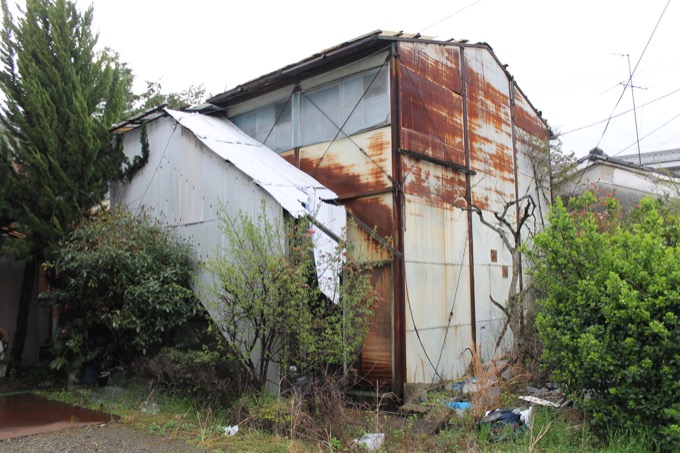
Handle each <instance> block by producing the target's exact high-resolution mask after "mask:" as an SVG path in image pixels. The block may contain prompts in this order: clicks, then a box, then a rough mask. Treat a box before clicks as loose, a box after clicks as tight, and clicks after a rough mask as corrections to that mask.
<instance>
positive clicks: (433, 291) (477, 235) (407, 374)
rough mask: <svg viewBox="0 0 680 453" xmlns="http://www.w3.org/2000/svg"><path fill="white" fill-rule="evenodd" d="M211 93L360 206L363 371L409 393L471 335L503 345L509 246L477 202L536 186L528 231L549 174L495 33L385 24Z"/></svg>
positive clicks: (462, 349) (457, 371)
mask: <svg viewBox="0 0 680 453" xmlns="http://www.w3.org/2000/svg"><path fill="white" fill-rule="evenodd" d="M208 103H209V104H211V105H212V106H216V107H218V108H219V111H218V112H215V111H214V108H213V107H211V110H212V112H211V111H208V110H206V111H205V114H213V115H224V114H225V112H226V115H227V116H228V117H229V119H230V120H231V121H233V122H234V124H236V125H237V126H238V127H239V128H240V129H241V130H243V131H244V132H246V133H247V134H248V135H249V136H251V137H253V138H255V139H256V140H258V141H259V142H261V143H264V144H265V145H266V146H267V147H269V148H270V149H272V150H274V151H276V152H278V153H279V154H280V155H281V156H282V157H283V158H284V159H286V160H287V161H288V162H290V163H292V164H293V165H295V166H296V167H298V168H300V169H302V170H303V171H304V172H306V173H308V174H309V175H311V176H313V177H314V178H315V179H316V180H318V181H319V182H321V183H322V184H324V185H325V186H326V187H328V188H330V189H331V190H332V191H334V192H335V193H336V194H337V195H338V197H339V200H340V202H341V203H342V204H343V205H344V206H345V207H346V209H347V210H348V212H349V214H350V216H351V217H353V218H354V219H355V220H356V222H355V223H354V226H353V227H352V230H351V231H350V237H351V238H352V239H353V240H355V241H359V242H360V243H362V244H364V245H365V246H366V247H368V248H369V250H370V251H371V253H372V256H371V259H372V260H374V261H376V262H377V263H379V265H378V266H377V267H376V269H375V272H374V274H373V282H374V284H375V287H376V289H377V291H379V293H380V294H381V296H382V302H381V303H380V304H379V305H378V306H377V307H376V309H375V313H374V319H373V327H372V329H371V332H370V334H369V337H368V339H367V341H366V344H365V347H364V349H363V352H362V354H361V361H360V362H361V364H360V370H359V371H360V373H361V374H362V375H363V376H364V377H366V378H367V379H368V380H369V381H372V382H375V381H377V382H380V383H382V384H384V385H387V386H389V387H392V388H393V389H394V390H396V391H397V392H399V393H400V392H401V390H402V389H403V384H405V383H411V382H414V383H415V382H432V381H435V380H438V379H440V378H455V377H457V376H460V375H461V374H463V373H464V371H465V368H466V366H467V364H468V363H469V359H470V355H469V354H468V352H469V350H470V349H471V348H472V347H473V344H477V345H478V346H479V347H480V348H481V350H482V352H483V354H484V356H486V357H488V356H491V355H493V354H494V353H498V351H497V350H496V348H495V345H496V343H497V341H498V339H499V337H500V336H502V333H503V324H504V315H503V313H502V312H501V310H499V309H498V308H497V307H495V306H494V305H493V304H492V302H491V297H493V298H494V299H495V300H496V301H503V300H505V299H506V298H507V295H508V289H509V285H510V282H511V280H512V279H511V275H512V273H513V267H512V260H511V255H510V253H509V251H508V250H507V248H506V247H504V244H503V241H502V240H501V238H500V236H499V235H498V234H497V233H496V232H495V231H494V230H493V229H491V228H489V227H487V226H485V225H483V224H482V223H481V222H480V219H479V215H477V214H475V213H473V212H472V211H471V210H470V209H469V208H470V207H474V208H478V209H479V212H480V213H481V214H483V215H484V216H485V218H487V219H489V220H490V219H494V214H496V215H500V214H502V213H503V212H504V209H505V208H506V207H507V206H513V205H512V203H513V202H515V201H516V200H518V199H521V198H523V197H531V198H532V200H533V201H534V202H535V204H536V206H537V207H538V209H537V210H536V212H537V214H536V215H535V216H532V218H531V219H529V220H528V222H527V223H526V225H525V226H526V231H525V232H523V233H522V235H523V237H525V239H526V238H527V237H528V235H529V234H530V231H532V230H535V229H536V228H539V227H540V215H539V213H540V212H545V205H546V204H547V202H548V200H549V199H550V193H549V192H550V184H549V176H548V175H549V172H548V171H547V170H548V162H547V159H545V158H544V156H545V154H544V153H545V152H546V151H545V150H546V149H547V140H548V127H547V124H546V122H545V121H543V120H542V118H541V114H540V112H538V111H537V110H536V109H535V108H534V107H533V106H532V105H531V103H530V102H529V101H528V99H527V98H526V96H525V95H524V94H523V92H522V91H521V90H520V89H519V87H518V86H517V84H516V83H515V80H514V79H513V77H512V76H511V75H510V73H509V72H508V71H507V70H506V67H505V65H503V64H501V62H500V61H499V60H498V58H497V57H496V55H495V54H494V52H493V51H492V49H491V47H490V46H488V45H487V44H483V43H482V44H471V43H467V42H458V41H436V40H433V39H428V38H425V37H422V36H420V35H406V34H401V33H389V32H381V31H376V32H373V33H370V34H367V35H365V36H362V37H359V38H357V39H354V40H351V41H348V42H345V43H342V44H340V45H338V46H335V47H333V48H330V49H327V50H325V51H323V52H321V53H318V54H316V55H313V56H311V57H310V58H307V59H305V60H303V61H300V62H298V63H295V64H292V65H289V66H286V67H284V68H281V69H279V70H277V71H275V72H272V73H270V74H266V75H264V76H262V77H260V78H257V79H255V80H252V81H250V82H248V83H245V84H243V85H241V86H238V87H236V88H234V89H232V90H230V91H227V92H225V93H222V94H219V95H217V96H214V97H213V98H212V99H209V100H208ZM518 217H519V206H518V204H515V205H514V207H512V208H511V209H509V210H507V209H506V210H505V217H504V219H505V220H507V221H508V224H509V225H512V224H513V222H515V223H517V222H518ZM494 221H495V220H494ZM518 271H519V272H520V278H519V280H518V283H517V286H518V289H520V288H519V287H521V286H522V285H523V284H524V280H525V276H524V275H522V273H521V272H522V269H521V266H520V269H518ZM508 341H509V335H508V334H507V333H506V334H505V335H504V340H503V341H501V349H502V348H503V346H505V347H507V345H508ZM466 351H467V352H466Z"/></svg>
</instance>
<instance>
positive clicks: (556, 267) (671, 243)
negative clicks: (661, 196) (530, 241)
mask: <svg viewBox="0 0 680 453" xmlns="http://www.w3.org/2000/svg"><path fill="white" fill-rule="evenodd" d="M570 208H571V212H570V211H569V210H567V209H566V208H565V206H564V204H563V203H562V202H561V200H558V201H557V202H556V204H555V205H554V207H553V208H552V210H551V212H550V217H549V226H548V227H547V228H546V230H545V231H544V232H542V233H541V234H539V235H537V236H536V238H535V240H534V243H535V245H536V248H535V249H534V252H533V260H534V265H535V271H534V282H535V284H536V285H537V286H538V288H539V289H540V290H541V291H542V297H541V300H539V308H540V312H539V314H538V317H537V320H536V323H537V327H538V329H539V333H540V335H541V339H542V341H543V347H544V354H543V359H544V361H545V363H546V365H547V366H548V367H550V368H551V369H552V370H553V374H554V377H555V379H556V380H558V381H559V382H561V383H563V384H564V385H565V386H566V387H567V388H568V389H569V390H571V391H573V392H576V393H577V394H578V396H580V400H581V404H582V407H583V408H584V409H585V411H586V412H587V413H589V414H591V415H592V423H593V427H594V428H595V429H596V430H597V431H599V432H600V433H602V434H606V433H607V432H608V431H609V432H611V431H612V430H628V431H638V432H644V431H646V430H651V431H652V432H655V433H656V434H657V436H656V440H657V441H658V443H659V445H660V446H661V447H662V448H668V449H675V451H677V449H679V448H680V325H679V318H680V241H679V238H680V235H679V234H678V232H679V231H680V218H679V217H678V216H677V215H676V214H674V213H673V212H672V211H671V210H669V209H667V208H665V207H664V206H663V205H662V204H661V203H660V202H658V201H654V200H652V199H651V198H649V199H644V200H642V201H641V203H640V206H639V208H638V209H636V210H635V211H634V212H633V213H632V214H631V217H630V219H626V221H623V220H622V219H621V217H620V215H619V214H618V212H619V206H618V203H617V202H616V201H615V200H613V199H606V200H604V201H603V202H599V201H598V200H597V199H596V198H595V197H594V196H593V195H592V194H590V193H586V194H584V195H583V196H582V197H580V198H578V199H575V200H573V201H572V204H570Z"/></svg>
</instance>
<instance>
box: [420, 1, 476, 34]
mask: <svg viewBox="0 0 680 453" xmlns="http://www.w3.org/2000/svg"><path fill="white" fill-rule="evenodd" d="M481 1H482V0H477V1H476V2H474V3H470V4H469V5H467V6H464V7H463V8H461V9H459V10H458V11H456V12H455V13H453V14H449V15H448V16H446V17H445V18H443V19H440V20H438V21H437V22H435V23H433V24H430V25H428V26H427V27H425V28H423V29H422V30H420V31H418V33H422V32H424V31H425V30H427V29H428V28H432V27H434V26H435V25H437V24H440V23H442V22H444V21H445V20H448V19H450V18H452V17H453V16H455V15H456V14H458V13H460V12H463V11H465V10H466V9H468V8H470V7H471V6H475V5H476V4H477V3H479V2H481Z"/></svg>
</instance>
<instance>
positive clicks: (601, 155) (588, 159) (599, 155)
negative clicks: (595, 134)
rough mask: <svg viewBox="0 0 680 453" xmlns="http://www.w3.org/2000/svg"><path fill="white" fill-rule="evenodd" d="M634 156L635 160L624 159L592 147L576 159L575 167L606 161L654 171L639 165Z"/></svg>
mask: <svg viewBox="0 0 680 453" xmlns="http://www.w3.org/2000/svg"><path fill="white" fill-rule="evenodd" d="M635 157H636V160H635V161H632V160H624V159H622V158H621V156H617V157H612V156H608V155H607V154H605V152H604V151H602V150H601V149H600V148H593V149H591V150H590V152H589V153H588V154H587V155H585V156H583V157H581V158H580V159H578V160H577V161H576V162H577V164H578V165H577V167H576V168H577V169H583V167H584V164H585V166H588V165H593V164H598V163H608V164H611V165H620V166H624V167H628V168H630V169H634V170H640V171H647V172H649V171H654V169H653V168H650V167H646V166H644V165H639V164H638V161H637V154H636V155H635Z"/></svg>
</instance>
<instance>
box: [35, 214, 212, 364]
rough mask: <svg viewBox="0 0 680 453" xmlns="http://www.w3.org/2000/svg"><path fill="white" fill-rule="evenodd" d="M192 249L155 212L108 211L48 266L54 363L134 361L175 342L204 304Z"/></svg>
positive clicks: (84, 228) (79, 232) (86, 224)
mask: <svg viewBox="0 0 680 453" xmlns="http://www.w3.org/2000/svg"><path fill="white" fill-rule="evenodd" d="M190 252H191V248H190V247H189V246H188V245H187V244H186V243H184V242H181V241H178V240H176V239H175V238H173V236H172V235H171V234H170V232H169V231H168V230H167V229H166V228H164V227H163V226H161V225H159V224H156V223H154V222H153V221H152V220H150V219H149V218H148V217H146V216H144V215H141V216H132V215H131V214H129V213H125V212H121V213H110V212H108V211H105V212H100V213H98V214H97V215H95V216H93V217H92V218H90V219H87V220H86V221H84V222H83V223H82V224H81V225H80V226H79V227H77V228H76V229H75V230H74V231H73V232H72V233H71V234H70V236H69V239H68V241H66V242H65V243H63V244H62V246H61V247H60V249H59V250H58V252H57V254H56V257H55V258H54V260H53V261H52V262H51V263H49V264H48V270H49V273H50V274H51V275H52V276H53V278H52V280H53V282H52V283H53V286H54V290H53V291H51V292H49V293H48V294H47V297H48V298H49V299H50V300H51V301H52V303H53V304H54V305H55V307H57V309H58V312H59V324H58V326H57V335H56V338H55V342H54V352H55V356H56V358H55V359H54V360H53V361H52V364H51V365H52V367H53V368H61V367H64V366H67V367H68V368H71V369H74V370H77V369H78V368H79V367H80V366H81V365H82V364H83V363H93V364H96V365H99V366H101V367H103V368H106V367H113V366H116V365H120V364H129V363H131V362H132V361H133V360H134V359H135V358H136V357H139V356H144V355H147V354H153V353H155V352H157V351H159V350H160V349H161V347H163V346H164V345H168V344H173V343H174V342H175V341H176V339H175V337H174V331H175V329H176V328H177V327H179V326H182V325H183V324H185V323H186V322H187V320H189V319H190V318H191V317H193V316H194V315H195V314H196V313H197V310H198V309H199V303H198V302H197V298H196V297H195V295H194V292H193V291H192V290H191V289H190V287H189V280H190V277H191V276H192V274H193V265H192V261H191V254H190Z"/></svg>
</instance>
